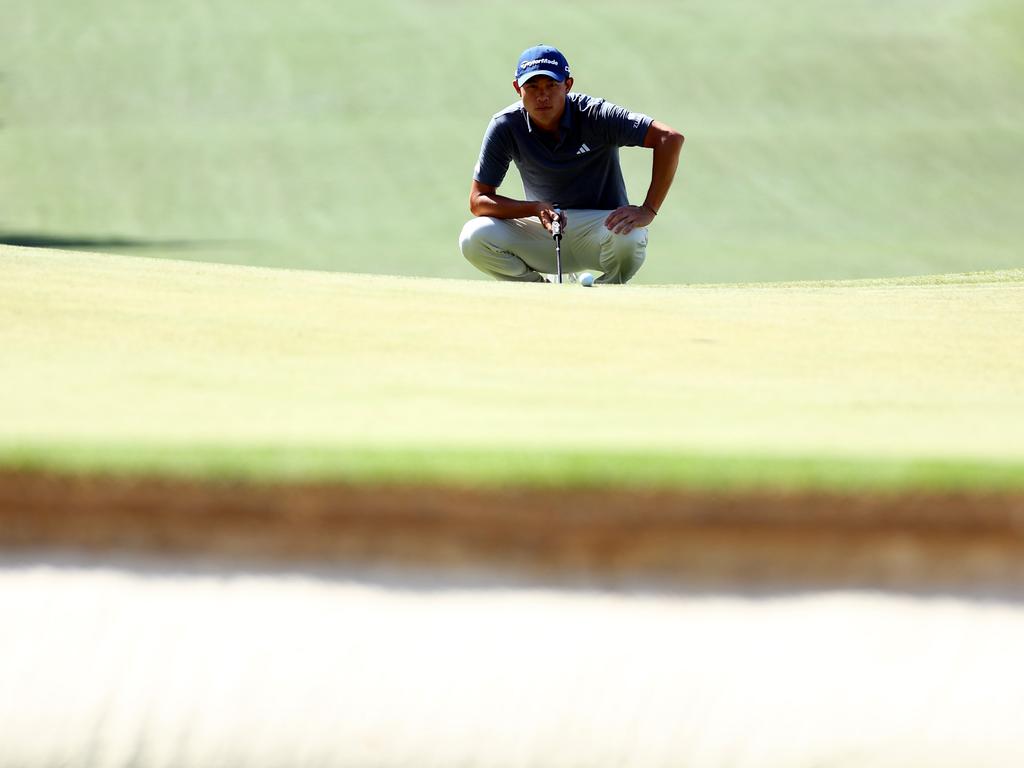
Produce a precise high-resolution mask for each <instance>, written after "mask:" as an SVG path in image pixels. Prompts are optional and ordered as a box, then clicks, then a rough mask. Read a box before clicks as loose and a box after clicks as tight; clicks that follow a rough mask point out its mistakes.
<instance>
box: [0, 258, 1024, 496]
mask: <svg viewBox="0 0 1024 768" xmlns="http://www.w3.org/2000/svg"><path fill="white" fill-rule="evenodd" d="M1022 288H1024V271H1022V270H1011V271H1003V272H993V273H984V274H973V275H963V276H958V275H945V276H937V277H934V278H931V279H910V280H894V281H890V282H887V281H881V280H873V281H865V282H823V283H805V284H804V283H794V284H782V285H768V284H766V285H713V286H708V285H701V286H626V287H608V288H597V289H584V288H581V287H579V286H565V287H562V288H556V287H553V286H523V285H508V284H500V283H490V282H481V281H460V280H437V279H413V278H393V277H379V276H368V275H352V274H336V273H318V272H312V271H289V270H272V269H260V268H252V267H239V266H230V265H208V264H198V263H190V262H178V261H170V260H160V259H141V258H136V257H119V256H110V255H95V254H84V253H68V252H58V251H47V250H38V249H22V248H10V247H0V349H3V350H4V376H3V377H2V379H0V462H2V463H3V464H5V465H7V466H12V467H17V466H34V467H40V466H42V467H50V468H58V469H59V468H64V469H78V470H104V469H105V470H110V471H128V472H143V471H144V472H172V473H176V474H182V473H184V474H195V475H200V476H220V477H231V476H260V477H265V478H278V479H288V480H298V479H323V478H327V477H332V478H347V479H352V480H358V481H367V480H402V479H404V480H408V481H445V482H464V483H509V482H515V481H523V482H527V483H532V484H548V485H550V484H555V485H558V484H566V485H594V484H602V483H612V484H634V485H648V486H683V487H695V486H699V487H722V486H729V487H735V486H755V485H756V486H775V487H807V486H812V487H855V486H856V487H864V486H869V487H877V488H891V487H901V488H902V487H941V488H978V487H1024V441H1021V439H1020V435H1021V434H1024V393H1022V391H1021V387H1020V382H1021V381H1024V356H1022V355H1021V354H1020V339H1021V338H1024V319H1022V315H1021V313H1020V311H1019V310H1020V297H1021V296H1022V295H1024V294H1022Z"/></svg>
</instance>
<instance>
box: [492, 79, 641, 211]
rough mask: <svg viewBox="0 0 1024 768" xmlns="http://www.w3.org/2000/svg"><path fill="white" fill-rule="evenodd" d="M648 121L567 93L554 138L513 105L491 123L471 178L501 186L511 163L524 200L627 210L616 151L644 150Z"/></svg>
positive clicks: (639, 115) (615, 107) (579, 206)
mask: <svg viewBox="0 0 1024 768" xmlns="http://www.w3.org/2000/svg"><path fill="white" fill-rule="evenodd" d="M652 122H653V121H652V119H651V118H650V117H648V116H647V115H642V114H640V113H639V112H630V111H629V110H628V109H624V108H623V107H619V106H616V105H615V104H611V103H609V102H607V101H605V100H604V99H596V98H593V97H591V96H587V95H585V94H582V93H570V94H568V95H567V96H566V98H565V112H564V113H563V115H562V120H561V123H560V124H559V128H558V136H557V137H556V136H554V135H553V134H548V133H545V132H544V131H542V130H540V128H537V127H535V126H533V125H531V124H530V118H529V116H528V115H527V113H526V109H525V107H523V105H522V102H517V103H515V104H512V105H511V106H509V107H507V108H506V109H504V110H502V111H501V112H499V113H498V114H496V115H495V116H494V117H493V118H491V123H490V125H488V126H487V132H486V133H485V134H484V143H483V146H482V147H481V149H480V161H479V162H478V163H477V166H476V169H475V171H474V174H473V178H474V179H476V180H477V181H479V182H480V183H482V184H489V185H490V186H493V187H499V186H501V182H502V181H503V180H504V178H505V174H506V173H507V172H508V164H509V162H515V164H516V168H518V169H519V175H520V176H521V177H522V179H523V191H524V192H525V193H526V199H527V200H546V201H548V202H552V203H558V204H559V205H560V206H562V207H563V208H595V209H599V210H612V209H614V208H618V207H620V206H623V205H629V201H628V199H627V198H626V184H625V182H624V181H623V180H622V168H621V167H620V166H619V147H638V146H642V145H643V143H644V137H645V136H646V135H647V129H648V128H650V126H651V123H652Z"/></svg>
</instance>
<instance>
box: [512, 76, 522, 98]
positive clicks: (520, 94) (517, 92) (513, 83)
mask: <svg viewBox="0 0 1024 768" xmlns="http://www.w3.org/2000/svg"><path fill="white" fill-rule="evenodd" d="M512 87H513V88H515V89H516V95H518V96H522V95H523V92H522V91H521V90H519V81H518V80H513V81H512Z"/></svg>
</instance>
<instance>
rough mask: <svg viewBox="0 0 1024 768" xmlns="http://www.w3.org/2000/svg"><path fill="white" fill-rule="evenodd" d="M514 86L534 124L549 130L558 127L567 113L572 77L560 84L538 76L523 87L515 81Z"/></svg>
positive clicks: (544, 76)
mask: <svg viewBox="0 0 1024 768" xmlns="http://www.w3.org/2000/svg"><path fill="white" fill-rule="evenodd" d="M512 85H513V86H515V89H516V93H518V94H519V95H520V96H521V97H522V99H523V106H524V107H526V112H527V114H529V115H530V119H531V120H532V121H533V122H535V123H537V125H539V126H540V127H541V128H545V129H547V130H552V129H554V128H555V127H557V126H558V121H559V120H561V119H562V113H563V112H565V96H566V94H568V93H569V91H570V90H572V78H571V77H569V78H566V80H565V82H564V83H560V82H558V81H557V80H554V79H552V78H550V77H548V76H547V75H536V76H534V77H531V78H530V79H529V80H527V81H526V82H525V83H523V84H522V85H521V86H520V85H519V83H517V82H515V81H513V82H512Z"/></svg>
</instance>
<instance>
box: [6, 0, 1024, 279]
mask: <svg viewBox="0 0 1024 768" xmlns="http://www.w3.org/2000/svg"><path fill="white" fill-rule="evenodd" d="M6 5H7V6H10V7H7V8H5V9H4V11H3V14H2V15H3V18H4V23H3V24H2V25H0V50H3V51H4V52H5V57H4V60H3V64H2V65H0V67H2V69H3V71H2V72H0V74H2V77H0V121H2V125H0V131H2V133H0V136H2V140H0V167H3V168H4V173H3V174H2V175H0V200H2V201H3V205H2V206H0V242H23V243H24V242H30V241H31V242H41V243H47V242H49V243H52V244H55V245H56V244H66V245H68V246H69V247H78V248H81V249H99V250H104V249H116V250H118V251H120V252H123V253H134V254H143V255H157V256H165V257H174V258H186V259H194V260H206V261H222V262H237V263H248V264H263V265H271V266H284V267H302V268H312V269H326V270H336V271H342V272H365V273H387V274H404V275H417V276H438V277H455V278H476V277H478V276H477V275H476V274H475V273H474V271H473V270H472V269H471V268H470V267H469V266H468V265H467V264H465V263H464V262H463V260H462V259H461V257H460V256H459V254H458V252H457V248H456V242H455V241H456V236H457V233H458V231H459V229H460V227H461V225H462V223H463V221H464V219H465V218H466V217H467V215H468V212H467V210H466V195H467V191H468V185H469V176H470V172H471V169H472V167H473V163H474V161H475V159H476V153H477V150H478V147H479V143H480V138H481V136H482V133H483V130H484V127H485V125H486V122H487V119H488V117H489V116H490V115H491V114H492V113H493V112H495V111H497V110H498V109H500V108H502V107H503V106H505V105H506V104H508V103H509V102H511V101H512V100H513V99H514V94H513V92H512V89H511V87H510V84H509V81H510V71H511V69H512V65H513V63H514V61H515V57H516V56H517V55H518V53H519V52H520V51H521V50H522V49H523V48H525V47H526V46H527V45H530V44H533V43H535V42H537V41H538V40H540V39H547V38H552V41H553V42H556V43H558V44H559V45H561V46H562V47H563V48H564V49H565V50H566V52H567V53H568V55H569V58H570V62H571V63H572V64H573V66H574V71H575V74H576V77H577V88H578V89H579V90H582V91H584V92H588V93H594V94H597V95H603V96H606V97H607V98H609V99H611V100H614V101H618V102H620V103H623V104H626V105H627V106H630V107H632V108H635V109H639V110H643V111H647V112H649V113H651V114H652V115H653V116H655V117H657V118H659V119H662V120H664V121H666V122H668V123H670V124H672V125H674V126H675V127H677V128H679V129H680V130H682V131H683V132H684V133H685V134H686V135H687V137H688V143H687V146H686V148H685V149H684V155H683V161H682V166H681V169H680V173H679V179H678V182H677V184H676V187H675V188H674V189H673V191H672V193H671V196H670V198H669V200H668V203H667V205H666V209H665V211H664V213H663V214H662V215H661V216H660V217H659V220H658V222H657V224H656V227H655V228H654V230H653V232H652V247H651V254H650V259H649V261H648V263H647V265H646V266H645V267H644V269H643V270H642V271H641V273H640V275H639V278H638V279H639V281H640V282H646V283H653V284H659V283H672V282H688V283H693V282H748V281H768V280H790V281H792V280H804V279H817V280H825V279H853V278H864V277H891V276H901V275H924V274H935V273H950V272H965V271H977V270H993V269H1007V268H1015V267H1019V266H1020V265H1021V262H1020V243H1021V242H1024V219H1022V217H1020V216H1019V215H1018V211H1017V209H1018V201H1019V200H1020V199H1022V198H1024V102H1022V100H1021V99H1020V98H1019V94H1020V92H1021V89H1022V86H1024V66H1022V62H1024V45H1022V43H1021V41H1022V40H1024V36H1022V35H1021V34H1019V33H1020V32H1021V31H1022V29H1024V27H1022V25H1021V19H1022V15H1021V13H1020V12H1019V9H1017V6H1016V4H1014V3H1012V2H1008V1H1007V0H938V1H937V2H922V1H921V0H899V1H898V2H892V3H886V4H883V5H880V4H878V3H875V2H868V1H867V0H858V1H857V2H839V1H838V0H824V1H823V2H819V3H814V4H810V5H808V6H807V7H802V8H801V9H800V12H799V13H793V12H792V10H791V9H790V8H789V6H788V5H786V4H784V3H781V2H765V3H750V2H743V1H741V0H724V1H723V2H719V3H715V4H712V5H708V4H704V5H699V6H698V5H686V4H671V3H665V2H662V1H661V0H638V2H636V3H630V4H628V5H627V6H623V5H622V4H621V3H613V2H610V0H597V1H596V2H593V3H588V4H587V7H586V12H585V13H582V12H581V10H580V6H578V5H574V4H563V5H557V6H552V5H551V4H549V3H541V2H538V1H537V0H526V1H525V2H522V3H517V4H515V5H510V4H508V3H498V2H494V1H493V0H491V1H488V2H479V1H478V0H474V1H473V2H470V0H452V1H451V2H445V3H436V2H427V0H380V2H374V3H355V2H349V1H346V2H331V1H330V0H298V1H297V2H288V3H285V2H281V1H280V0H259V2H256V3H242V2H241V1H240V0H225V1H224V2H219V3H215V4H211V3H209V2H207V0H181V2H176V3H174V4H173V5H166V6H160V7H150V6H149V5H142V4H133V3H129V2H124V1H123V0H118V1H116V2H113V3H111V2H108V0H102V1H101V0H81V2H71V1H70V0H39V2H34V3H20V4H17V3H10V2H7V3H6ZM552 30H557V32H555V33H552ZM624 165H625V167H626V169H627V176H628V180H629V187H630V191H631V195H632V197H633V198H634V199H639V198H640V197H641V196H642V194H643V191H644V188H645V186H646V182H647V178H648V166H649V156H648V153H645V152H643V151H641V150H630V151H626V152H625V153H624ZM507 188H508V189H509V190H510V192H511V193H513V194H515V193H516V191H517V189H518V182H517V181H516V179H515V178H514V177H512V178H510V180H509V182H508V187H507Z"/></svg>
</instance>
